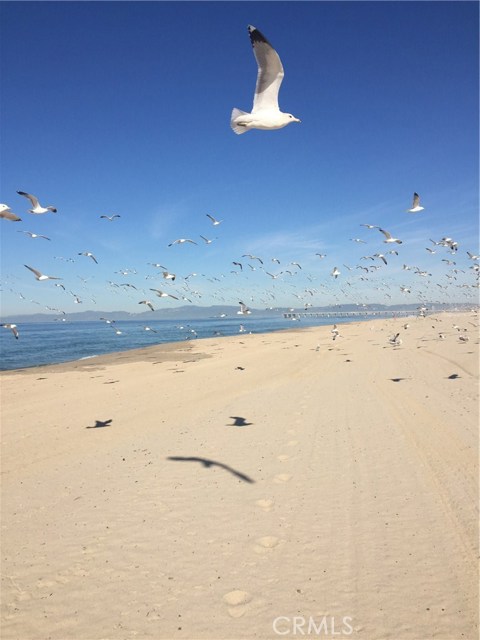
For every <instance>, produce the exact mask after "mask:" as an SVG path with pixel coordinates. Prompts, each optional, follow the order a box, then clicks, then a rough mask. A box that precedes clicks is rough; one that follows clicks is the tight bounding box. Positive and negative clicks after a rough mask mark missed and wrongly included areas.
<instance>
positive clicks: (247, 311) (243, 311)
mask: <svg viewBox="0 0 480 640" xmlns="http://www.w3.org/2000/svg"><path fill="white" fill-rule="evenodd" d="M238 304H239V305H240V311H237V313H238V314H239V315H241V316H242V315H249V314H250V313H252V312H251V311H250V309H249V308H248V307H247V305H246V304H245V303H244V302H239V303H238Z"/></svg>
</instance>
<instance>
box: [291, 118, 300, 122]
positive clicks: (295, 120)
mask: <svg viewBox="0 0 480 640" xmlns="http://www.w3.org/2000/svg"><path fill="white" fill-rule="evenodd" d="M293 120H294V122H301V120H299V119H298V118H294V119H293Z"/></svg>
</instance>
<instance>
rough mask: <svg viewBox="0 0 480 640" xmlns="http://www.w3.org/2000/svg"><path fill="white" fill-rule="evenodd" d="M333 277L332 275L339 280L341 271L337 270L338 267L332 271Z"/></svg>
mask: <svg viewBox="0 0 480 640" xmlns="http://www.w3.org/2000/svg"><path fill="white" fill-rule="evenodd" d="M331 275H332V276H333V277H334V278H338V276H339V275H340V271H339V270H338V269H337V267H333V270H332V273H331Z"/></svg>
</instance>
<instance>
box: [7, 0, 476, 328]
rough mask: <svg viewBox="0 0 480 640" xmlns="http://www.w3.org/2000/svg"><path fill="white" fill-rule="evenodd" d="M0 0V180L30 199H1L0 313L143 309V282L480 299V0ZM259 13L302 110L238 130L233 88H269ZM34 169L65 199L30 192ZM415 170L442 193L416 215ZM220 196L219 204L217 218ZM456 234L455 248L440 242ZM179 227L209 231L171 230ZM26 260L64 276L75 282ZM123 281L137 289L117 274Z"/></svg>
mask: <svg viewBox="0 0 480 640" xmlns="http://www.w3.org/2000/svg"><path fill="white" fill-rule="evenodd" d="M0 11H1V14H0V18H1V25H2V26H1V58H2V74H1V75H2V80H1V95H2V115H1V128H2V154H1V159H0V162H1V166H0V169H1V175H2V178H1V190H0V202H2V203H6V204H7V205H9V206H10V207H11V209H12V211H14V212H15V213H16V214H17V215H19V216H20V217H21V218H22V221H21V222H10V221H7V220H0V223H1V224H0V228H1V231H2V315H4V316H7V315H14V314H24V313H36V312H39V311H46V310H48V309H46V307H50V308H51V309H50V311H51V312H52V313H54V314H55V313H56V311H52V309H59V310H62V311H65V312H67V313H68V312H73V311H84V310H87V309H98V310H99V311H115V310H124V311H129V312H132V313H138V312H142V311H144V310H145V307H144V305H142V306H139V304H138V303H139V301H140V300H145V299H147V298H148V299H150V300H152V302H153V303H154V306H155V307H156V308H163V307H167V306H168V307H170V306H178V305H179V304H190V302H188V301H191V302H192V303H193V304H200V305H210V304H237V302H238V300H240V299H241V300H244V301H245V302H247V303H248V304H249V305H250V306H252V307H257V308H265V307H270V306H272V307H276V306H291V307H295V308H301V307H303V305H304V304H305V303H308V304H313V305H326V304H335V303H357V304H369V303H373V302H380V303H385V304H394V303H399V302H402V301H405V302H408V303H410V302H417V301H420V302H421V301H425V300H429V301H434V302H435V301H438V302H442V301H464V302H465V301H472V303H473V302H474V301H475V300H476V299H477V296H478V289H476V288H474V287H473V286H472V285H474V284H475V282H476V278H475V271H474V270H473V269H472V268H471V267H472V265H473V264H474V262H475V261H472V260H471V259H469V257H468V256H467V254H466V251H470V252H471V253H473V254H478V169H479V167H478V72H479V69H478V4H477V3H475V2H228V3H227V2H193V3H190V2H119V3H117V2H85V3H82V2H79V3H76V2H67V3H63V2H2V3H1V5H0ZM248 24H253V25H255V26H256V27H257V28H258V29H260V30H261V31H262V32H263V33H264V35H265V36H266V37H267V38H268V39H269V40H270V42H271V43H272V45H273V46H274V47H275V48H276V50H277V51H278V53H279V55H280V57H281V59H282V62H283V66H284V68H285V78H284V82H283V84H282V87H281V91H280V96H279V101H280V107H281V108H282V109H283V110H284V111H287V112H291V113H293V114H294V115H295V116H297V117H299V118H300V119H301V120H302V122H301V124H291V125H290V126H288V127H286V128H284V129H280V130H276V131H250V132H248V133H246V134H244V135H242V136H237V135H235V134H234V133H233V132H232V131H231V129H230V126H229V120H230V113H231V110H232V108H233V107H239V108H240V109H244V110H246V111H249V110H250V109H251V106H252V99H253V92H254V87H255V80H256V73H257V68H256V63H255V59H254V56H253V53H252V49H251V45H250V42H249V38H248V33H247V25H248ZM17 190H22V191H27V192H29V193H33V194H35V195H37V196H38V198H39V199H40V202H41V203H42V204H43V205H49V204H52V205H54V206H56V207H57V209H58V213H56V214H53V213H48V214H46V215H41V216H34V215H32V214H29V213H28V212H27V210H28V208H29V202H28V201H27V200H26V199H25V198H22V197H21V196H19V195H17V193H16V191H17ZM414 191H417V192H418V193H419V194H420V195H421V202H422V204H423V205H424V207H425V210H424V211H423V212H421V213H420V214H416V215H413V214H408V213H406V210H407V209H408V208H409V207H410V205H411V202H412V196H413V192H414ZM114 213H116V214H119V215H120V216H121V217H120V218H118V219H116V220H114V221H113V222H109V221H106V220H104V219H100V215H112V214H114ZM207 213H210V214H212V215H213V216H215V217H216V218H218V219H220V220H223V222H222V223H221V224H220V225H218V226H216V227H213V226H212V224H211V222H210V221H209V219H208V218H207V217H206V214H207ZM363 223H368V224H374V225H380V226H381V227H383V228H384V229H387V230H389V231H390V232H391V233H392V234H393V235H394V236H396V237H399V238H401V239H402V240H403V242H402V244H401V245H387V244H384V243H383V239H384V238H383V236H382V234H380V233H379V232H378V231H377V230H375V229H372V230H368V229H366V228H364V227H361V226H360V225H361V224H363ZM18 231H31V232H34V233H37V234H43V235H46V236H48V237H50V238H51V241H46V240H43V239H38V238H37V239H32V238H30V237H29V236H27V235H26V234H24V233H18ZM200 234H201V235H204V236H205V237H207V238H209V239H213V242H212V243H211V244H208V245H207V244H206V243H205V242H204V241H203V240H202V239H201V238H200V237H199V236H200ZM445 236H448V237H451V238H453V239H454V240H455V241H456V242H458V247H459V248H458V251H457V252H456V253H455V255H453V254H451V253H450V251H449V250H448V248H447V247H441V246H434V245H433V243H432V242H430V239H432V240H435V241H438V240H440V239H441V238H442V237H445ZM177 238H191V239H193V240H195V241H196V242H198V245H193V244H183V245H175V246H172V247H168V244H169V243H171V242H172V241H173V240H175V239H177ZM354 238H360V239H363V240H365V241H366V244H363V243H358V242H354V241H353V240H352V239H354ZM392 246H393V248H395V249H397V250H398V253H399V255H398V256H396V255H393V254H389V255H387V262H388V264H387V265H384V264H383V262H382V260H381V259H379V258H375V259H374V260H370V259H367V260H365V259H362V257H363V256H369V255H370V256H371V255H373V254H374V253H385V251H388V250H389V249H391V248H392ZM426 247H429V248H432V249H433V250H434V251H435V253H434V254H431V253H429V252H428V251H426ZM84 251H90V252H92V253H93V254H94V255H95V256H96V258H97V260H98V264H95V263H94V262H93V261H92V260H91V259H90V258H88V257H85V256H80V255H78V253H79V252H84ZM247 253H251V254H253V255H256V256H258V257H260V258H261V259H262V260H263V263H264V264H263V266H262V265H261V264H260V262H259V261H258V260H252V259H249V258H245V257H242V256H243V254H247ZM317 253H322V254H326V257H325V258H323V259H320V258H319V256H317V255H316V254H317ZM274 257H275V258H277V259H278V260H279V261H280V264H278V263H274V262H272V258H274ZM72 260H73V261H72ZM445 260H450V261H453V262H455V263H456V264H455V265H453V264H448V263H447V262H445ZM234 261H235V262H241V263H242V265H243V270H242V271H240V268H239V267H238V266H235V265H233V264H232V263H233V262H234ZM292 262H297V263H299V264H300V265H301V267H302V268H301V269H300V268H299V267H298V266H296V265H292V264H291V263H292ZM151 263H159V264H162V265H164V266H165V267H167V269H168V270H169V271H171V272H173V273H175V274H176V276H177V278H176V280H175V282H174V283H172V282H167V281H165V280H164V279H163V277H162V276H161V273H160V271H161V270H160V269H159V268H157V267H154V266H152V264H151ZM25 264H28V265H30V266H32V267H34V268H36V269H38V270H40V271H41V272H43V273H46V274H48V275H54V276H58V277H61V278H63V280H62V281H58V283H60V282H61V283H62V284H63V285H64V286H65V290H63V289H62V288H61V287H55V286H54V282H53V281H47V282H37V281H36V280H35V278H34V276H33V274H32V273H31V272H29V271H28V270H27V269H25V267H24V265H25ZM249 264H250V265H251V266H249ZM404 264H406V265H407V266H410V267H412V268H411V269H409V270H405V269H403V265H404ZM344 265H347V266H348V267H350V268H351V269H352V270H351V271H350V270H349V269H348V268H347V267H345V266H344ZM334 266H337V267H338V268H339V270H340V271H341V275H340V276H339V277H338V278H337V279H334V278H333V277H332V276H331V275H330V273H331V271H332V269H333V267H334ZM357 266H367V267H369V266H375V267H379V268H378V269H375V270H369V271H368V273H367V272H366V271H365V270H363V269H358V268H357ZM252 267H254V269H253V268H252ZM415 267H417V268H418V269H417V270H416V269H415ZM121 271H126V272H127V273H126V275H124V274H122V273H120V272H121ZM416 271H425V272H427V273H428V274H431V275H427V276H425V275H423V276H422V275H419V274H418V273H417V272H416ZM267 272H269V273H271V274H273V275H277V274H280V275H278V277H277V278H275V279H274V278H272V277H271V276H270V275H268V274H267ZM281 272H283V273H281ZM289 272H290V273H289ZM191 273H195V274H197V275H195V276H190V277H189V278H187V279H185V276H188V275H189V274H191ZM126 283H129V284H132V285H134V286H135V287H136V289H133V288H132V287H122V286H116V285H122V284H126ZM401 286H404V287H407V288H408V289H410V293H406V292H402V291H401V289H400V287H401ZM150 288H158V289H162V290H165V291H168V292H170V293H172V294H173V295H176V296H177V297H178V298H179V300H178V301H175V300H173V299H171V298H161V299H160V298H157V297H155V294H154V293H153V292H150V291H149V289H150ZM74 296H77V299H79V300H81V303H76V302H75V297H74ZM182 297H184V298H186V299H187V300H183V299H182Z"/></svg>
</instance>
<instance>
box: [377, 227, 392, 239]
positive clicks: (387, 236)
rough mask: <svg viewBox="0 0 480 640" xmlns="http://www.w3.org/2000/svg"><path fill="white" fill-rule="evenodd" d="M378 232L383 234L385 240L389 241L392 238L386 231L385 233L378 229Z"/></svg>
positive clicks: (383, 230)
mask: <svg viewBox="0 0 480 640" xmlns="http://www.w3.org/2000/svg"><path fill="white" fill-rule="evenodd" d="M378 230H379V231H380V233H383V235H384V236H385V237H386V239H387V240H390V239H391V237H392V236H391V234H390V233H388V231H385V229H380V227H379V228H378Z"/></svg>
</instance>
